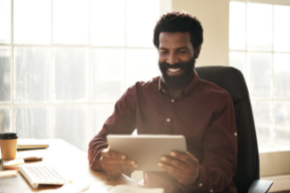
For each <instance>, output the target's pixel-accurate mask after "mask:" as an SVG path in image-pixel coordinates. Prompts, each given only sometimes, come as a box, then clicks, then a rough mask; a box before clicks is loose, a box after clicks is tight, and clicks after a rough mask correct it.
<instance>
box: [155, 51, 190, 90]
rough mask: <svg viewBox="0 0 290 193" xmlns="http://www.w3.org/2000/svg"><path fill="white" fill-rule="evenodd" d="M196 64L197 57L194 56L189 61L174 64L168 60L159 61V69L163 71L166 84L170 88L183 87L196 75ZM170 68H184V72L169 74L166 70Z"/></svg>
mask: <svg viewBox="0 0 290 193" xmlns="http://www.w3.org/2000/svg"><path fill="white" fill-rule="evenodd" d="M194 66H195V58H194V57H192V58H191V59H190V60H189V61H187V62H179V63H176V64H173V65H170V64H168V63H166V62H159V69H160V71H161V73H162V79H163V82H164V84H165V85H166V86H167V87H169V88H173V89H174V88H181V87H183V86H185V85H186V84H187V83H188V82H189V80H190V79H191V78H192V77H193V76H194V73H193V72H194V71H193V69H194ZM168 68H180V69H183V73H182V74H180V75H176V76H169V75H168V74H167V73H166V71H167V70H168Z"/></svg>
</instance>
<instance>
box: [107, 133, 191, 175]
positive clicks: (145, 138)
mask: <svg viewBox="0 0 290 193" xmlns="http://www.w3.org/2000/svg"><path fill="white" fill-rule="evenodd" d="M107 141H108V143H109V146H110V148H111V150H113V151H116V152H119V153H122V154H124V155H126V156H127V157H128V158H130V159H132V160H134V161H136V162H137V164H138V168H136V170H142V171H164V170H163V169H162V168H160V167H158V166H157V164H158V162H159V161H160V158H161V156H162V155H170V152H171V151H172V150H176V151H180V152H187V150H186V141H185V138H184V136H182V135H108V136H107Z"/></svg>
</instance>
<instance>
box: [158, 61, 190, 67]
mask: <svg viewBox="0 0 290 193" xmlns="http://www.w3.org/2000/svg"><path fill="white" fill-rule="evenodd" d="M159 64H160V66H161V67H162V68H163V69H164V68H186V67H187V65H188V62H178V63H175V64H169V63H167V62H159Z"/></svg>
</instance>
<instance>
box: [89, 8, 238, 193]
mask: <svg viewBox="0 0 290 193" xmlns="http://www.w3.org/2000/svg"><path fill="white" fill-rule="evenodd" d="M202 42H203V29H202V26H201V24H200V22H199V21H198V20H197V19H196V18H194V17H192V16H191V15H189V14H187V13H180V12H173V13H168V14H166V15H163V16H162V17H161V18H160V20H159V21H158V22H157V25H156V27H155V29H154V45H155V46H156V48H157V49H158V53H159V68H160V71H161V73H162V76H161V77H156V78H153V79H152V80H151V81H148V82H137V83H136V84H135V85H134V86H132V87H130V88H129V89H128V90H127V91H126V92H125V93H124V95H123V96H122V97H121V98H120V99H119V100H118V101H117V103H116V105H115V110H114V113H113V114H112V115H111V116H110V117H109V118H108V120H107V121H106V122H105V124H104V126H103V128H102V130H101V131H100V133H99V134H98V135H97V136H95V137H94V138H93V139H92V141H91V142H90V145H89V162H90V167H91V168H92V169H95V170H101V171H105V172H106V173H107V174H108V175H111V176H118V175H121V174H126V175H130V174H131V173H132V172H133V171H134V170H135V169H136V168H137V167H138V163H135V161H134V160H130V159H129V158H127V157H126V155H122V154H120V153H118V152H114V151H112V150H110V149H108V144H107V142H106V136H107V135H108V134H130V133H132V131H133V130H134V129H135V128H137V131H138V134H173V135H184V136H185V137H186V143H187V149H188V152H187V153H181V152H176V151H174V150H173V151H172V152H171V155H170V156H163V157H161V158H160V162H159V163H158V165H159V167H161V168H163V169H164V172H146V173H145V179H144V180H145V185H146V186H148V187H162V188H164V190H165V193H175V192H177V193H179V192H198V193H203V192H204V193H205V192H209V193H210V192H224V193H230V192H231V193H236V192H237V188H236V186H235V184H234V182H233V176H234V175H235V172H236V166H237V135H236V122H235V113H234V108H233V102H232V99H231V97H230V95H229V94H228V93H227V92H226V91H225V90H223V89H221V88H220V87H218V86H217V85H215V84H213V83H210V82H207V81H204V80H201V79H199V77H198V74H197V73H196V71H195V70H194V67H195V60H196V59H197V58H198V56H199V53H200V50H201V44H202Z"/></svg>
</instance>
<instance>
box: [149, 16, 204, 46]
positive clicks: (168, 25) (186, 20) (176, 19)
mask: <svg viewBox="0 0 290 193" xmlns="http://www.w3.org/2000/svg"><path fill="white" fill-rule="evenodd" d="M161 32H172V33H173V32H189V33H190V39H191V43H192V46H193V48H194V49H196V48H198V47H199V46H200V45H201V44H202V42H203V29H202V26H201V24H200V22H199V21H198V20H197V19H196V17H192V16H191V15H190V14H188V13H184V12H171V13H167V14H165V15H163V16H162V17H161V18H160V19H159V20H158V21H157V24H156V26H155V28H154V39H153V43H154V45H155V46H156V48H157V49H158V48H159V34H160V33H161Z"/></svg>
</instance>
